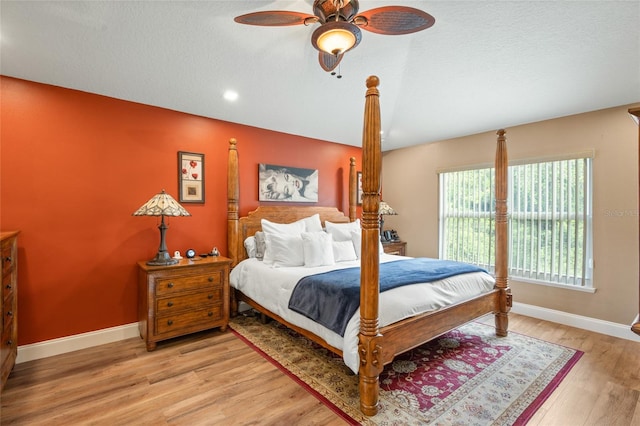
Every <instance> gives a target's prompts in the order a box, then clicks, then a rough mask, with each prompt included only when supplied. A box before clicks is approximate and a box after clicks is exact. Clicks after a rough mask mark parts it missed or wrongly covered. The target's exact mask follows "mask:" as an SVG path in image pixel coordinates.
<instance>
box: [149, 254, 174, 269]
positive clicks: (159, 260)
mask: <svg viewBox="0 0 640 426" xmlns="http://www.w3.org/2000/svg"><path fill="white" fill-rule="evenodd" d="M176 263H178V259H174V258H172V257H171V256H169V253H167V252H164V253H163V252H158V254H156V257H154V258H153V259H151V260H150V261H148V262H147V265H149V266H167V265H175V264H176Z"/></svg>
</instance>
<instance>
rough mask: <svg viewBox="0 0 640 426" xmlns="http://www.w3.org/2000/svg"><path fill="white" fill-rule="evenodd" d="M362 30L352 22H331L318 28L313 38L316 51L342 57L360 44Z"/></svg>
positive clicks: (312, 41)
mask: <svg viewBox="0 0 640 426" xmlns="http://www.w3.org/2000/svg"><path fill="white" fill-rule="evenodd" d="M361 38H362V33H361V32H360V28H358V27H357V26H356V25H354V24H352V23H350V22H344V21H330V22H326V23H324V24H323V25H322V26H320V27H319V28H317V29H316V30H315V31H314V32H313V35H312V36H311V44H312V45H313V47H315V48H316V49H318V50H320V51H322V52H326V53H329V54H331V55H340V54H342V53H344V52H346V51H347V50H349V49H353V48H354V47H356V46H357V45H358V43H360V40H361Z"/></svg>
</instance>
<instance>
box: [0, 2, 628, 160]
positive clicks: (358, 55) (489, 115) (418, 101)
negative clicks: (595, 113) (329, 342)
mask: <svg viewBox="0 0 640 426" xmlns="http://www.w3.org/2000/svg"><path fill="white" fill-rule="evenodd" d="M311 3H312V2H311V1H309V0H305V1H301V0H300V1H284V0H278V1H196V2H189V1H162V2H160V1H59V2H52V1H7V0H2V1H1V3H0V19H1V20H0V37H1V39H0V42H1V44H0V47H1V52H0V54H1V56H0V61H1V62H0V72H1V73H2V74H3V75H6V76H11V77H17V78H22V79H26V80H32V81H36V82H42V83H47V84H53V85H57V86H62V87H68V88H72V89H78V90H82V91H86V92H91V93H98V94H102V95H106V96H111V97H114V98H119V99H125V100H129V101H135V102H140V103H143V104H149V105H155V106H159V107H164V108H169V109H173V110H177V111H183V112H187V113H192V114H197V115H201V116H206V117H213V118H217V119H221V120H225V121H231V122H236V123H241V124H246V125H250V126H255V127H261V128H265V129H271V130H276V131H281V132H285V133H291V134H295V135H301V136H307V137H311V138H317V139H322V140H327V141H332V142H338V143H343V144H349V145H355V146H359V145H360V144H361V139H362V135H361V132H362V120H363V107H364V94H365V91H366V88H365V80H366V78H367V76H369V75H372V74H374V75H377V76H379V77H380V80H381V84H380V92H381V99H380V103H381V109H382V127H383V131H384V136H383V150H385V151H386V150H391V149H396V148H401V147H405V146H411V145H415V144H420V143H425V142H431V141H436V140H442V139H448V138H452V137H458V136H464V135H468V134H474V133H479V132H484V131H489V130H495V129H497V128H500V127H509V126H514V125H518V124H524V123H529V122H535V121H540V120H545V119H550V118H554V117H559V116H565V115H570V114H576V113H581V112H586V111H592V110H597V109H602V108H608V107H612V106H618V105H625V104H630V103H634V102H638V101H640V1H395V0H388V1H386V0H385V1H376V0H361V1H360V10H361V11H365V10H368V9H372V8H374V7H381V6H387V5H404V6H412V7H416V8H419V9H422V10H424V11H426V12H428V13H430V14H431V15H433V16H434V17H435V19H436V23H435V25H434V26H433V27H432V28H430V29H428V30H425V31H422V32H418V33H415V34H410V35H401V36H383V35H378V34H374V33H370V32H367V31H363V37H362V42H361V43H360V45H359V46H358V47H356V48H355V49H354V50H353V51H351V52H348V53H346V54H345V57H344V59H343V60H342V64H341V69H340V71H341V74H342V78H341V79H337V78H335V77H332V76H331V75H330V74H328V73H326V72H324V71H323V70H322V69H321V68H320V66H319V65H318V59H317V56H318V54H317V51H316V50H314V49H313V47H312V46H311V43H310V37H311V33H312V32H313V29H314V28H315V25H314V26H312V27H305V26H296V27H254V26H247V25H240V24H237V23H235V22H234V21H233V18H234V17H235V16H237V15H241V14H245V13H250V12H255V11H261V10H291V11H300V12H305V13H310V14H312V11H311ZM227 89H232V90H235V91H236V92H238V94H239V97H238V99H237V101H235V102H233V103H230V102H228V101H225V100H224V99H223V97H222V95H223V92H224V91H225V90H227Z"/></svg>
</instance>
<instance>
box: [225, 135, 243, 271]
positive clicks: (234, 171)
mask: <svg viewBox="0 0 640 426" xmlns="http://www.w3.org/2000/svg"><path fill="white" fill-rule="evenodd" d="M237 143H238V142H237V141H236V140H235V138H231V139H230V140H229V162H228V163H227V248H228V251H229V253H228V256H229V257H230V258H231V260H232V262H231V266H232V267H233V266H235V265H236V264H237V263H238V253H237V250H238V241H237V240H238V198H239V194H240V185H239V179H238V149H237V147H236V144H237Z"/></svg>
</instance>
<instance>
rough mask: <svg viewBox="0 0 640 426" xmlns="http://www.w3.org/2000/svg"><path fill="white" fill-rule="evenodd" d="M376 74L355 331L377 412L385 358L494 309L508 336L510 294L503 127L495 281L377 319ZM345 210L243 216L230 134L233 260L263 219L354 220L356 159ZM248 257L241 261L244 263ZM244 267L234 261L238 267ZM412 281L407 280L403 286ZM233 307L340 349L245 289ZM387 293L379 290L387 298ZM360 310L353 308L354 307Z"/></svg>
mask: <svg viewBox="0 0 640 426" xmlns="http://www.w3.org/2000/svg"><path fill="white" fill-rule="evenodd" d="M378 83H379V81H378V78H377V77H373V76H372V77H369V78H368V79H367V92H366V103H365V114H364V129H363V146H362V150H363V151H362V160H363V161H362V162H363V164H362V190H363V201H362V218H361V222H360V223H361V226H360V228H361V231H360V232H361V247H360V250H361V255H360V257H359V258H360V261H359V262H360V263H359V266H360V314H359V333H358V337H357V340H358V341H357V356H358V359H359V363H358V368H357V369H358V375H359V383H360V385H359V389H360V407H361V410H362V412H363V413H364V414H366V415H375V414H376V412H377V409H378V393H379V383H378V376H379V374H380V372H381V371H382V368H383V367H384V365H385V364H388V363H390V362H391V361H392V360H393V358H394V357H395V356H396V355H398V354H400V353H403V352H405V351H407V350H410V349H412V348H415V347H417V346H419V345H420V344H422V343H425V342H427V341H429V340H431V339H433V338H435V337H437V336H439V335H441V334H443V333H445V332H447V331H449V330H451V329H453V328H455V327H458V326H460V325H462V324H464V323H466V322H468V321H471V320H473V319H475V318H478V317H480V316H482V315H484V314H487V313H494V314H495V325H496V334H497V335H498V336H506V335H507V327H508V312H509V310H510V307H511V293H510V289H509V287H508V282H507V209H506V198H507V192H506V191H507V190H506V183H507V155H506V139H505V132H504V131H503V130H500V131H499V132H498V142H497V149H496V268H495V284H494V283H493V281H492V282H491V285H490V287H489V288H487V289H486V290H484V291H483V292H481V293H478V294H475V295H473V296H472V297H467V298H465V299H464V300H458V301H456V302H455V303H452V304H450V305H448V306H445V307H442V308H439V309H437V310H432V311H428V312H424V313H419V314H417V315H413V316H411V317H408V318H405V319H402V320H400V321H397V322H393V323H390V324H388V325H383V326H380V324H379V312H378V310H379V305H380V293H379V283H380V275H379V274H380V261H381V256H386V255H384V254H381V253H380V249H379V245H380V233H379V222H378V204H379V200H380V183H381V182H380V174H381V173H380V172H381V163H382V161H381V146H380V109H379V92H378V88H377V86H378ZM349 173H350V174H349V217H347V216H345V215H344V214H343V213H342V212H340V211H339V210H338V209H336V208H333V207H317V206H311V207H307V206H304V207H302V206H293V207H291V206H260V207H258V209H256V210H255V211H253V212H250V213H249V214H248V215H247V216H246V217H242V218H240V217H239V213H238V212H239V208H238V201H239V187H240V184H239V173H238V154H237V146H236V141H235V139H232V140H231V141H230V145H229V167H228V256H229V257H230V258H231V259H232V267H236V266H237V265H238V264H239V263H240V262H241V261H243V260H245V259H247V257H248V255H247V252H246V250H245V246H244V243H245V240H246V239H247V238H248V237H251V236H253V235H255V234H256V232H258V231H260V230H261V224H262V223H263V219H266V220H268V221H273V222H278V223H292V222H296V221H300V220H301V219H304V218H307V217H309V216H312V215H315V214H318V215H319V216H320V220H321V221H322V224H323V225H324V224H326V223H327V222H331V223H336V224H340V223H342V224H347V223H350V222H351V223H352V222H354V221H356V194H357V188H356V166H355V159H353V158H352V159H351V161H350V172H349ZM245 263H246V262H245ZM240 269H241V268H238V270H240ZM408 287H411V286H408ZM232 293H233V294H232V297H233V300H232V312H235V311H236V309H237V302H238V301H244V302H246V303H247V304H249V305H250V306H251V307H253V308H254V309H256V310H257V311H259V312H261V313H262V314H265V315H267V316H269V317H271V318H273V319H275V320H277V321H279V322H281V323H283V324H285V325H287V326H289V327H290V328H292V329H294V330H296V331H297V332H299V333H301V334H302V335H304V336H306V337H308V338H310V339H311V340H313V341H315V342H317V343H318V344H320V345H321V346H323V347H325V348H327V349H329V350H331V351H332V352H334V353H336V354H338V355H340V356H342V355H343V351H342V349H341V348H338V347H335V346H333V345H331V344H329V343H327V340H326V339H324V338H322V337H319V335H318V334H317V333H315V332H313V331H309V330H308V329H306V328H303V327H300V326H297V325H295V324H293V323H292V322H290V321H288V320H286V319H285V318H283V315H279V314H278V313H276V312H274V311H272V310H269V309H267V308H265V307H264V306H263V302H261V301H260V300H254V299H252V298H251V297H248V296H247V295H246V294H244V293H243V292H240V291H238V290H234V291H233V292H232ZM386 294H387V293H383V295H385V297H386ZM356 315H357V314H356Z"/></svg>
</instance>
